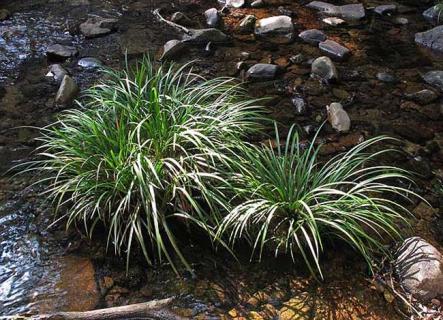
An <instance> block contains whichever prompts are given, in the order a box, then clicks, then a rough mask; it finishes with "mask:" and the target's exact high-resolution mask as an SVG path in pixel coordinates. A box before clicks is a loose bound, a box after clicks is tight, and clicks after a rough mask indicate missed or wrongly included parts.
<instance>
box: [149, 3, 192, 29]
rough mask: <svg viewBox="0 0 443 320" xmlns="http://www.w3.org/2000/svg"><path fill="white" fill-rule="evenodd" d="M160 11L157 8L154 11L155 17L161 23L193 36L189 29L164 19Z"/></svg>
mask: <svg viewBox="0 0 443 320" xmlns="http://www.w3.org/2000/svg"><path fill="white" fill-rule="evenodd" d="M160 10H161V9H160V8H157V9H155V10H154V11H153V14H154V16H156V17H157V18H158V19H159V20H160V21H162V22H164V23H166V24H168V25H170V26H171V27H173V28H175V29H177V30H179V31H181V32H184V33H186V34H191V31H190V30H189V29H188V28H185V27H184V26H182V25H180V24H178V23H175V22H172V21H169V20H167V19H165V18H163V16H162V15H161V14H160Z"/></svg>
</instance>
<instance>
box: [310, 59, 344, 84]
mask: <svg viewBox="0 0 443 320" xmlns="http://www.w3.org/2000/svg"><path fill="white" fill-rule="evenodd" d="M311 73H312V74H313V75H315V76H318V77H320V78H321V79H323V80H327V81H331V80H337V79H338V72H337V68H336V67H335V65H334V63H333V62H332V61H331V59H330V58H328V57H320V58H317V59H315V60H314V61H313V62H312V65H311Z"/></svg>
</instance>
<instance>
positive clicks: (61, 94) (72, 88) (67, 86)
mask: <svg viewBox="0 0 443 320" xmlns="http://www.w3.org/2000/svg"><path fill="white" fill-rule="evenodd" d="M78 92H79V89H78V86H77V84H76V83H75V81H74V80H73V79H72V78H71V77H70V76H68V75H65V76H64V77H63V80H62V83H61V84H60V87H59V89H58V92H57V95H56V96H55V102H56V103H59V104H68V103H70V102H72V100H74V98H75V96H76V95H77V93H78Z"/></svg>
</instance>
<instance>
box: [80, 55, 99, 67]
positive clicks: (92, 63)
mask: <svg viewBox="0 0 443 320" xmlns="http://www.w3.org/2000/svg"><path fill="white" fill-rule="evenodd" d="M77 65H79V66H80V67H82V68H85V69H96V68H101V67H102V66H103V62H101V61H100V60H98V59H97V58H93V57H85V58H81V59H80V60H79V61H78V62H77Z"/></svg>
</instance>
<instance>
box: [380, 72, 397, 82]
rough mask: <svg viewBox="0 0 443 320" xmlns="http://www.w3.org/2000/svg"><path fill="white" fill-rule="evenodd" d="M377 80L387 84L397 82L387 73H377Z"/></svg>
mask: <svg viewBox="0 0 443 320" xmlns="http://www.w3.org/2000/svg"><path fill="white" fill-rule="evenodd" d="M377 79H378V80H380V81H382V82H388V83H394V82H397V79H396V78H395V77H394V76H393V75H392V74H390V73H387V72H379V73H377Z"/></svg>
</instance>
